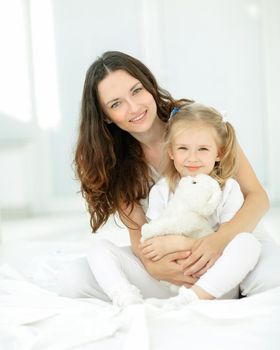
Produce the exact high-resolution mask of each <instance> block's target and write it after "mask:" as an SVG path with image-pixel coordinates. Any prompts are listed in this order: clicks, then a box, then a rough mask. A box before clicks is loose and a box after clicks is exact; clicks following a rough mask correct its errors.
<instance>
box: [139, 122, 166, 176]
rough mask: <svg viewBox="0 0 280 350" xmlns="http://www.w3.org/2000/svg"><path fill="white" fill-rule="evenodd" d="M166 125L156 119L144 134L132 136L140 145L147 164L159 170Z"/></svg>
mask: <svg viewBox="0 0 280 350" xmlns="http://www.w3.org/2000/svg"><path fill="white" fill-rule="evenodd" d="M165 128H166V124H165V123H164V122H163V121H161V120H160V119H158V120H157V121H156V123H155V124H154V125H153V127H152V128H151V129H150V130H149V131H148V132H146V133H143V134H138V135H133V136H134V137H135V138H136V139H137V140H138V141H139V142H140V144H141V147H142V149H143V152H144V155H145V158H146V160H147V163H148V164H150V165H151V166H152V167H153V168H155V169H156V170H159V167H160V163H161V159H162V153H163V142H164V132H165Z"/></svg>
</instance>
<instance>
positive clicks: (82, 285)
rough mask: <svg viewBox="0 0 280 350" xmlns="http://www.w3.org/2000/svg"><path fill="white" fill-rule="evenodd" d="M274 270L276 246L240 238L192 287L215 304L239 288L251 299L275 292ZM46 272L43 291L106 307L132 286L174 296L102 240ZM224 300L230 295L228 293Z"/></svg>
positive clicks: (278, 278)
mask: <svg viewBox="0 0 280 350" xmlns="http://www.w3.org/2000/svg"><path fill="white" fill-rule="evenodd" d="M260 252H261V253H260ZM279 264H280V246H278V245H277V244H276V243H274V242H273V241H272V240H269V239H268V240H260V241H258V240H257V239H256V238H254V236H253V234H250V233H241V234H239V235H237V236H236V237H235V238H234V239H233V240H232V241H231V242H230V243H229V244H228V246H227V247H226V248H225V250H224V252H223V254H222V256H221V257H220V258H219V259H218V260H217V261H216V263H215V264H214V265H213V266H212V267H211V268H210V269H209V270H208V271H207V272H206V273H205V274H204V275H203V276H202V277H201V278H200V279H199V281H198V282H197V285H198V286H200V287H201V288H203V289H204V290H206V291H207V292H209V293H210V294H212V295H213V296H215V297H217V298H220V297H222V296H224V295H225V294H226V293H228V292H230V291H231V290H234V289H235V292H236V288H235V287H237V286H238V285H239V286H240V290H241V293H242V294H243V295H247V296H249V295H253V294H256V293H260V292H263V291H265V290H267V289H270V288H273V287H277V286H280V274H279V273H278V272H277V269H278V266H279ZM46 266H48V276H47V275H45V277H46V278H42V280H44V282H43V283H42V284H41V285H42V287H45V288H48V289H49V290H52V291H54V292H56V293H58V294H59V295H62V296H66V297H74V298H81V297H96V298H99V299H101V300H104V301H110V300H111V299H112V294H113V293H114V291H115V290H116V288H118V287H123V286H125V285H126V284H127V285H131V284H132V285H134V286H136V287H137V288H138V289H139V290H140V292H141V293H142V295H143V297H144V298H151V297H154V298H168V297H171V296H174V295H175V293H174V292H172V291H171V290H170V288H169V287H168V286H165V285H164V284H162V283H161V282H160V281H158V280H156V279H154V278H153V277H151V276H150V275H149V274H148V272H147V271H146V270H145V267H144V266H143V264H142V263H141V261H140V260H139V259H138V258H137V257H136V256H135V255H134V254H133V252H132V251H131V248H130V247H119V246H116V245H115V244H113V243H112V242H110V241H107V240H103V239H95V240H93V242H92V245H91V247H90V249H89V252H88V255H87V257H85V256H81V257H78V258H77V257H76V258H73V259H67V260H59V261H58V260H55V259H53V260H52V259H48V261H47V262H46ZM250 271H251V272H250ZM41 272H42V271H41ZM34 282H36V281H34ZM37 282H38V281H37ZM38 284H40V283H38ZM235 296H236V294H235ZM228 297H234V294H232V293H229V294H228Z"/></svg>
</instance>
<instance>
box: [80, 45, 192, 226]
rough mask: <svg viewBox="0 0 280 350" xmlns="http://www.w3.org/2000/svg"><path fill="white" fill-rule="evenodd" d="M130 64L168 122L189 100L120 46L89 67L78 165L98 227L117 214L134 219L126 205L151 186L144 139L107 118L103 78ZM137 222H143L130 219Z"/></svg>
mask: <svg viewBox="0 0 280 350" xmlns="http://www.w3.org/2000/svg"><path fill="white" fill-rule="evenodd" d="M120 69H121V70H124V71H126V72H127V73H129V74H130V75H131V76H133V77H135V78H136V79H138V80H139V81H140V82H141V83H142V84H143V86H144V87H145V88H146V89H147V90H148V91H149V92H150V93H151V94H152V96H153V97H154V99H155V102H156V105H157V114H158V116H159V118H160V119H161V120H163V121H164V122H167V120H168V119H169V115H170V112H171V110H172V108H174V107H175V106H178V105H179V104H181V103H182V102H184V101H185V102H187V101H188V100H185V99H182V100H174V99H173V98H172V97H171V95H170V94H169V93H168V92H167V91H165V90H163V89H161V88H160V87H159V86H158V84H157V82H156V80H155V78H154V76H153V74H152V73H151V72H150V70H149V69H148V68H147V67H146V66H145V65H144V64H143V63H141V62H140V61H139V60H137V59H136V58H133V57H131V56H129V55H127V54H125V53H122V52H118V51H108V52H105V53H104V54H103V55H102V56H101V57H99V58H98V59H97V60H96V61H95V62H94V63H93V64H92V65H91V66H90V67H89V69H88V71H87V73H86V78H85V83H84V89H83V96H82V104H81V115H80V127H79V136H78V141H77V146H76V153H75V167H76V174H77V177H78V179H79V180H80V182H81V192H82V195H83V197H84V198H85V199H86V202H87V207H88V211H89V213H90V216H91V220H90V224H91V227H92V230H93V232H96V231H97V230H98V229H99V228H100V226H102V225H103V224H104V223H106V221H107V220H108V218H109V216H110V215H111V214H115V213H116V212H118V213H119V214H120V217H121V218H122V217H123V218H124V217H125V218H126V219H128V220H129V218H128V215H126V214H125V213H124V209H125V208H126V207H130V208H131V210H132V209H133V206H134V204H139V203H140V200H141V199H143V198H146V197H147V195H148V193H149V189H150V186H151V177H150V175H149V170H148V165H147V162H146V160H145V157H144V154H143V151H142V148H141V146H140V144H139V142H138V141H137V140H136V139H135V138H133V137H132V136H131V135H130V134H129V133H128V132H126V131H123V130H121V129H120V128H118V127H117V126H116V125H115V124H114V123H111V124H108V123H106V122H105V119H106V115H105V114H104V112H103V110H102V108H101V104H100V101H99V97H98V90H97V89H98V84H99V83H100V82H101V81H102V80H103V79H104V78H105V77H106V76H107V75H108V74H110V73H111V72H114V71H116V70H120ZM129 222H131V224H132V225H133V226H134V227H136V228H137V224H136V223H135V222H133V221H132V220H129Z"/></svg>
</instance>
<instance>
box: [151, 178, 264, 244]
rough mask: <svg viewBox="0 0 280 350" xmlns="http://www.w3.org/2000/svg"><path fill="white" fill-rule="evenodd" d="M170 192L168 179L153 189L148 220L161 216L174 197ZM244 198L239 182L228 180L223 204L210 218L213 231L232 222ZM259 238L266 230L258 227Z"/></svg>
mask: <svg viewBox="0 0 280 350" xmlns="http://www.w3.org/2000/svg"><path fill="white" fill-rule="evenodd" d="M173 195H174V194H173V192H171V191H170V190H169V186H168V182H167V179H166V178H161V179H160V180H159V181H158V182H157V183H156V184H155V185H154V186H153V187H152V188H151V191H150V194H149V199H148V210H147V212H146V216H147V219H148V220H154V219H157V218H158V217H160V216H161V214H162V213H163V211H164V209H165V208H166V206H167V203H168V202H169V201H170V199H171V198H172V196H173ZM243 202H244V197H243V194H242V192H241V189H240V186H239V184H238V182H237V181H236V180H234V179H228V180H227V181H226V183H225V185H224V188H223V191H222V198H221V202H220V204H219V205H218V207H217V209H216V210H215V212H214V213H213V214H212V215H211V216H210V217H209V218H208V221H209V224H210V225H211V227H212V228H213V231H217V230H218V228H219V226H220V225H221V224H223V223H225V222H227V221H230V220H231V219H232V218H233V217H234V215H235V214H236V212H237V211H238V210H239V209H240V208H241V207H242V205H243ZM255 233H256V234H257V236H258V238H264V236H263V234H264V229H263V228H262V227H261V226H260V225H258V227H257V229H256V230H255Z"/></svg>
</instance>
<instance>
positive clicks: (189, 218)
mask: <svg viewBox="0 0 280 350" xmlns="http://www.w3.org/2000/svg"><path fill="white" fill-rule="evenodd" d="M221 196H222V191H221V188H220V186H219V184H218V182H217V181H216V180H215V179H213V178H212V177H211V176H209V175H205V174H199V175H197V176H196V177H191V176H186V177H183V178H181V180H180V182H179V184H178V186H177V188H176V191H175V193H174V195H173V197H172V198H171V200H170V201H169V203H168V205H167V207H166V208H165V210H164V211H163V213H162V215H161V216H160V217H159V218H157V219H154V220H152V221H150V222H149V223H147V224H144V225H143V226H142V238H141V241H142V242H143V241H145V240H146V239H148V238H151V237H154V236H161V235H169V234H174V235H185V236H188V237H192V238H200V237H203V236H206V235H208V234H210V233H211V232H213V229H212V228H211V226H210V224H209V222H208V220H207V218H208V217H209V216H210V215H212V214H213V213H214V211H215V210H216V208H217V206H218V204H219V203H220V200H221Z"/></svg>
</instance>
